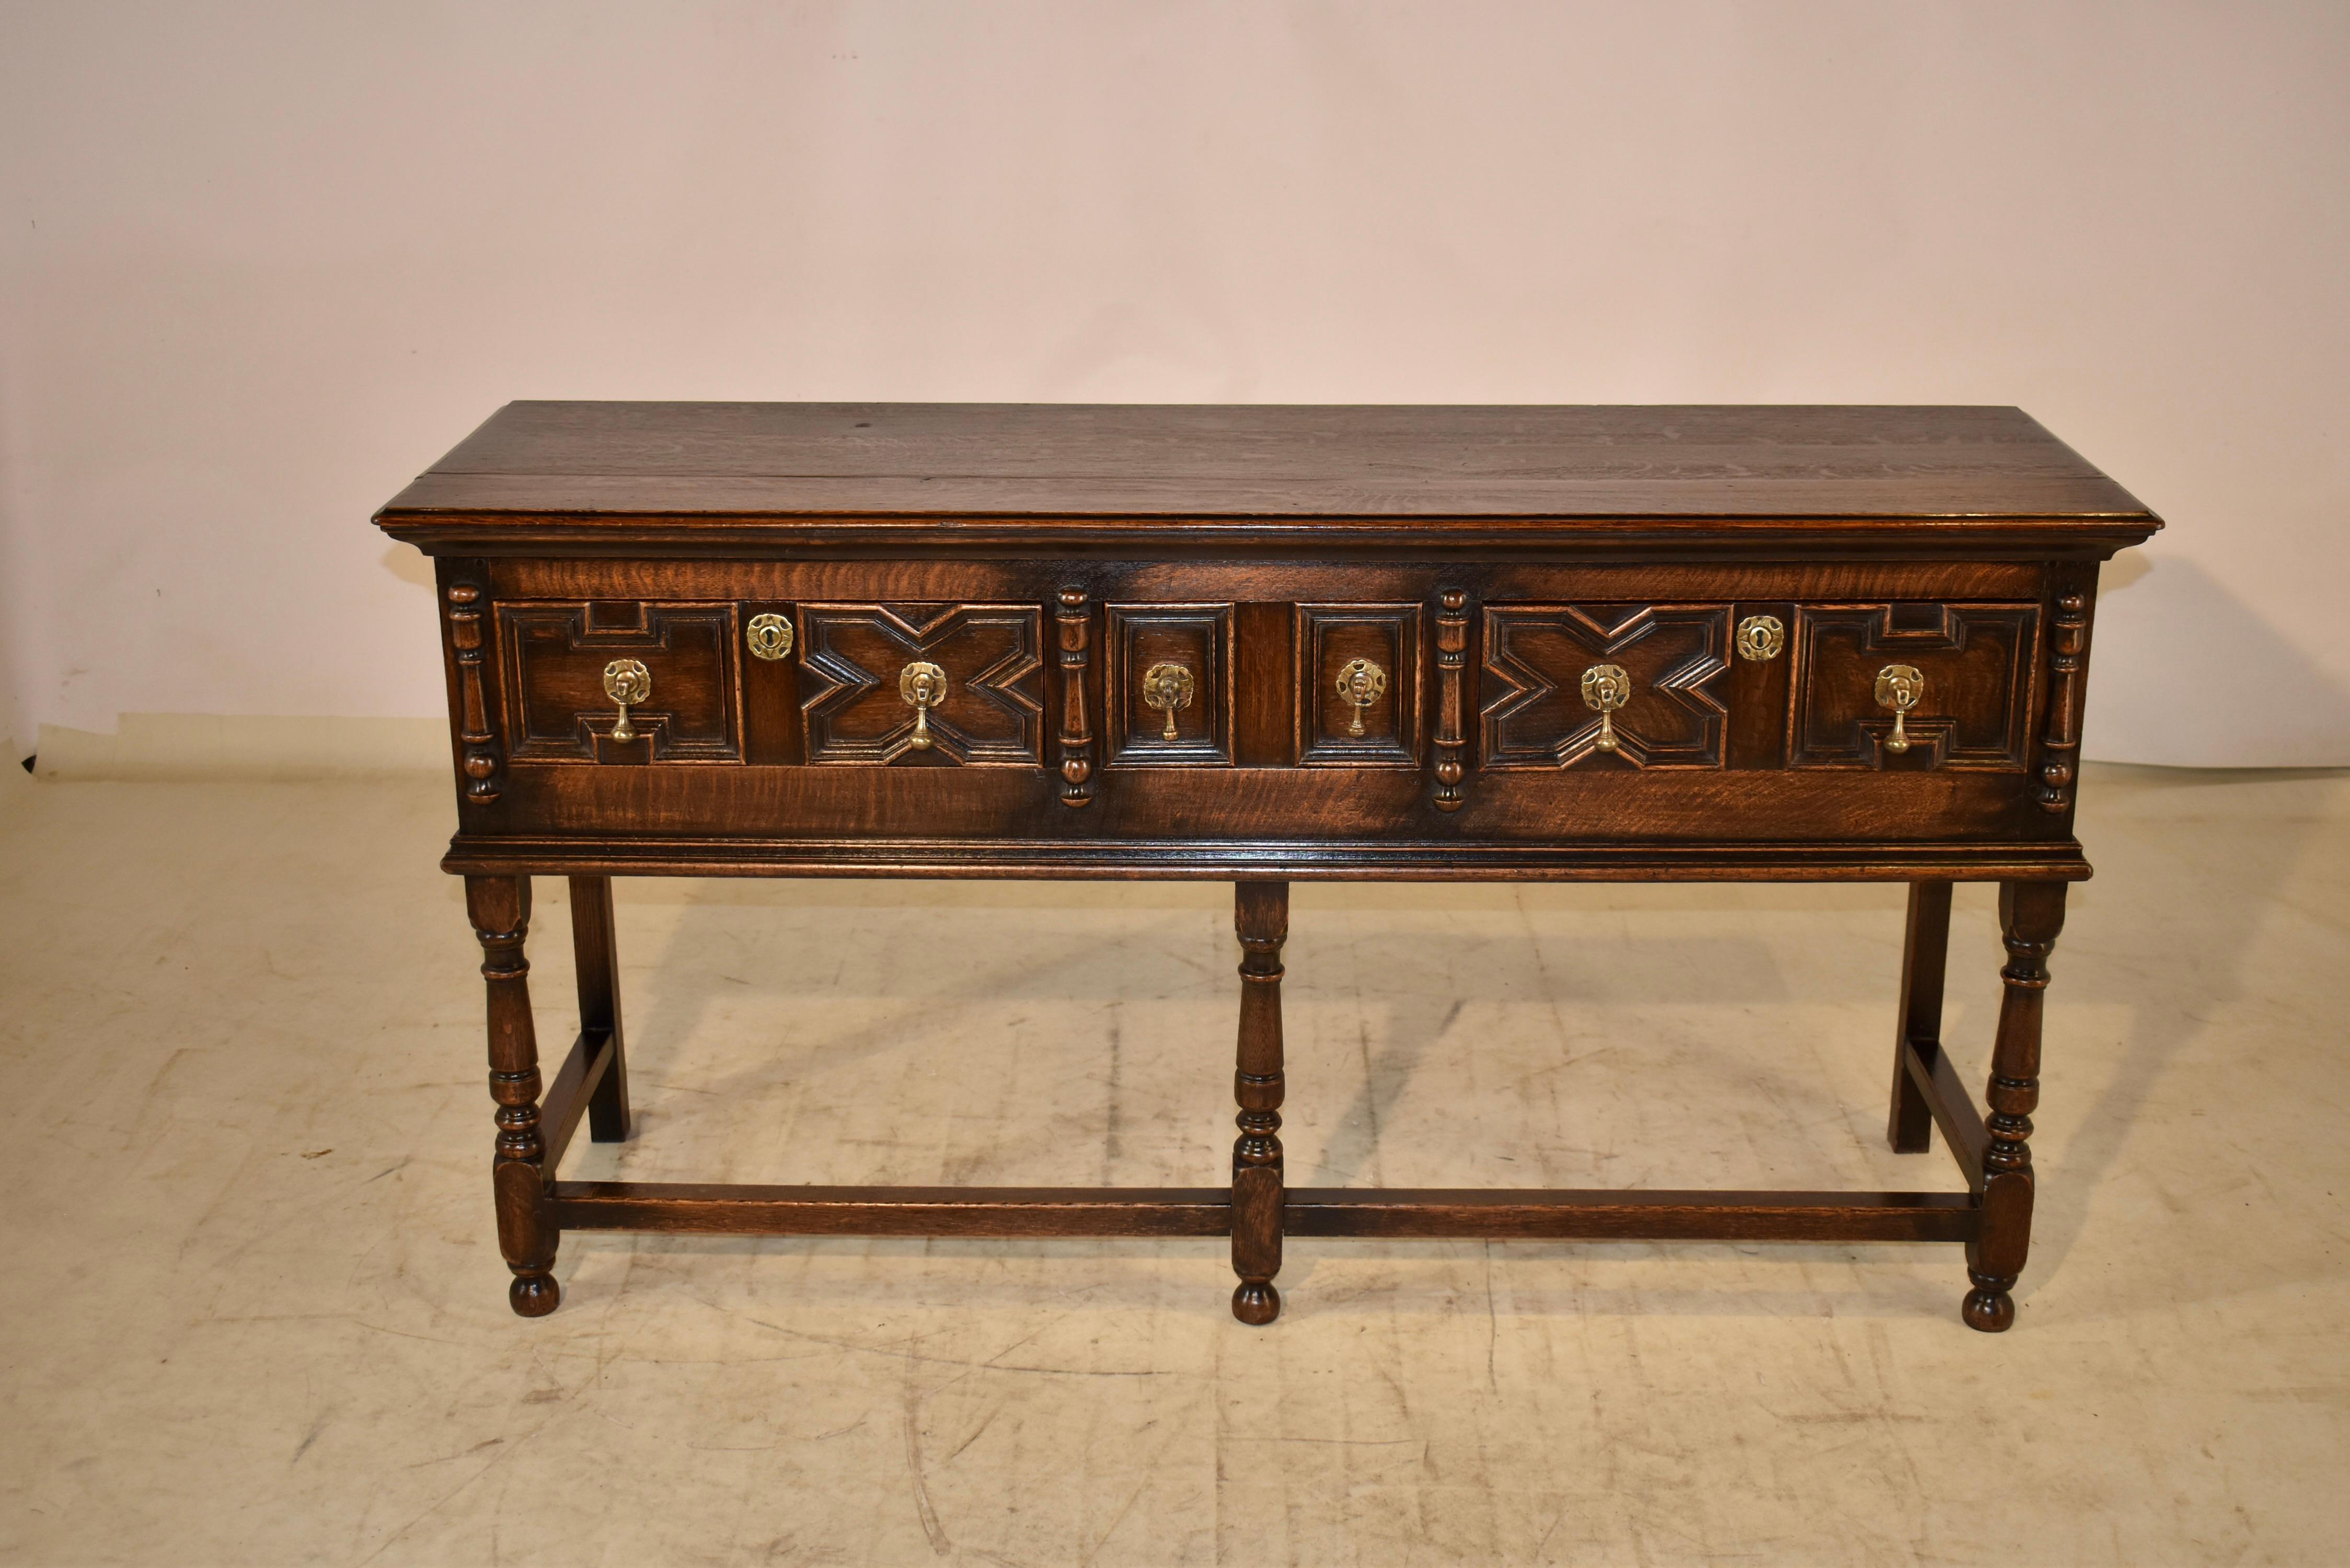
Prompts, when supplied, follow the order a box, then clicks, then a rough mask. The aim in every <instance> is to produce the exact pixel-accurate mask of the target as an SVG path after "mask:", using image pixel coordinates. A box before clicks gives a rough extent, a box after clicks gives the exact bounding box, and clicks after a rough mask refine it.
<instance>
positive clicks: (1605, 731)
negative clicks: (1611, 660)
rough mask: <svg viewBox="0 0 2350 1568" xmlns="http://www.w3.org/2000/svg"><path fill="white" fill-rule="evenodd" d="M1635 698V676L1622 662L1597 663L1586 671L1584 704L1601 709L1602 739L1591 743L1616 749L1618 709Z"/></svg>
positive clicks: (1607, 749)
mask: <svg viewBox="0 0 2350 1568" xmlns="http://www.w3.org/2000/svg"><path fill="white" fill-rule="evenodd" d="M1631 700H1632V678H1631V677H1630V676H1628V675H1627V674H1625V673H1624V667H1623V666H1622V665H1620V664H1595V665H1593V666H1592V667H1591V668H1590V669H1588V670H1585V671H1584V672H1583V705H1584V706H1585V707H1586V708H1596V709H1598V710H1599V738H1598V739H1597V740H1596V741H1594V742H1591V743H1592V745H1593V746H1594V747H1596V749H1598V750H1600V751H1603V752H1612V751H1614V750H1615V749H1616V718H1615V714H1616V710H1617V709H1618V708H1621V707H1622V706H1623V705H1624V704H1625V703H1627V702H1628V701H1631Z"/></svg>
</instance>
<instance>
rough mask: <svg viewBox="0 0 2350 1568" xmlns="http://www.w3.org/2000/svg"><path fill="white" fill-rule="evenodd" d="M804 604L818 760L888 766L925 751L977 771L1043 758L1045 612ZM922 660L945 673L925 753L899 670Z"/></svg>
mask: <svg viewBox="0 0 2350 1568" xmlns="http://www.w3.org/2000/svg"><path fill="white" fill-rule="evenodd" d="M925 608H927V607H924V606H911V605H878V604H866V605H840V604H812V605H806V606H803V607H802V609H801V623H802V628H803V636H802V643H801V648H802V651H801V656H800V679H801V693H800V711H801V713H802V715H803V719H804V722H806V726H807V758H808V761H809V762H811V763H864V764H867V765H868V766H870V765H880V764H886V763H891V762H894V761H896V760H897V759H898V758H899V757H901V756H903V755H905V754H906V753H909V752H911V751H916V750H918V749H920V750H924V751H925V753H926V754H927V755H930V756H935V757H938V758H940V759H941V760H943V761H946V762H949V763H959V764H964V765H977V766H987V765H994V766H1008V765H1028V766H1034V765H1037V764H1039V763H1042V761H1043V758H1044V750H1043V748H1044V732H1045V726H1044V702H1043V694H1042V691H1041V690H1040V687H1041V684H1042V680H1041V676H1040V674H1039V672H1040V671H1041V670H1043V668H1044V664H1043V660H1042V659H1041V658H1040V657H1039V651H1038V650H1039V648H1040V637H1041V631H1042V614H1043V612H1042V611H1041V610H1039V609H1038V608H1037V607H1035V606H1032V605H985V604H965V605H946V606H942V607H938V608H937V609H936V611H935V613H932V614H931V615H929V616H927V617H925V616H923V615H922V614H921V611H922V610H923V609H925ZM917 660H920V661H922V662H926V663H930V664H935V665H937V666H938V667H939V668H940V669H941V670H944V671H945V672H946V677H947V691H946V695H945V696H944V697H943V698H942V699H941V701H939V702H937V703H936V704H934V705H933V706H932V707H931V710H930V718H929V723H928V725H927V728H928V730H929V732H930V736H931V745H930V747H928V748H926V749H925V748H917V747H916V746H915V745H914V727H915V726H914V718H915V714H914V710H913V708H912V707H911V706H910V705H908V704H907V703H906V701H904V699H903V698H902V697H901V696H900V695H899V689H898V677H899V671H900V670H903V669H904V668H905V667H906V666H907V665H909V664H911V663H914V662H916V661H917Z"/></svg>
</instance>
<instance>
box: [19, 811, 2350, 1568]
mask: <svg viewBox="0 0 2350 1568" xmlns="http://www.w3.org/2000/svg"><path fill="white" fill-rule="evenodd" d="M450 815H451V814H450V807H449V805H448V804H447V800H446V787H445V784H443V783H442V781H441V780H439V779H407V780H392V781H389V782H379V783H372V784H339V785H295V784H273V785H260V784H246V785H232V784H48V783H44V784H34V783H31V782H30V781H22V782H19V781H18V780H16V779H14V778H12V779H10V780H9V781H8V784H7V785H6V787H5V794H4V795H0V987H5V1003H6V1005H5V1016H0V1043H5V1052H0V1075H5V1076H0V1098H5V1104H6V1105H7V1106H9V1108H10V1111H11V1113H12V1114H11V1117H10V1131H11V1135H12V1136H11V1137H9V1138H8V1139H7V1141H6V1144H5V1148H0V1191H5V1193H6V1195H7V1203H6V1210H5V1212H6V1225H7V1231H8V1246H7V1252H6V1256H7V1259H8V1267H7V1269H6V1270H5V1273H0V1343H5V1353H6V1354H5V1367H6V1374H5V1386H0V1560H5V1562H8V1563H174V1564H202V1563H354V1564H356V1563H505V1562H517V1563H519V1562H546V1563H565V1564H577V1563H615V1564H631V1565H634V1564H643V1563H931V1562H946V1563H1209V1562H1220V1563H1449V1562H1509V1563H1535V1562H1540V1563H1695V1562H1707V1561H1714V1560H1720V1559H1734V1560H1736V1561H1739V1562H1741V1563H1803V1564H1822V1563H1910V1562H1931V1563H2006V1564H2019V1563H2242V1562H2262V1563H2341V1562H2344V1561H2350V1498H2345V1487H2344V1485H2343V1482H2342V1477H2343V1475H2344V1473H2345V1469H2350V1338H2345V1328H2350V1248H2345V1226H2344V1223H2343V1208H2342V1201H2341V1199H2342V1197H2343V1196H2344V1195H2345V1194H2350V1186H2345V1183H2350V1145H2345V1138H2344V1137H2343V1136H2342V1125H2343V1120H2344V1116H2345V1111H2350V1052H2345V1050H2344V1044H2345V1040H2344V1025H2343V1022H2342V1021H2343V1019H2344V1018H2345V1015H2350V945H2346V944H2345V930H2350V779H2345V778H2342V777H2339V776H2335V777H2316V776H2303V777H2275V776H2268V777H2261V776H2220V775H2195V774H2157V773H2152V772H2135V771H2126V770H2118V769H2110V768H2108V769H2096V770H2092V772H2091V774H2090V776H2089V778H2088V779H2087V781H2086V784H2085V811H2084V814H2083V825H2082V836H2083V837H2084V839H2085V841H2086V842H2087V843H2088V845H2089V847H2090V851H2091V855H2092V857H2093V858H2094V859H2095V861H2096V862H2097V864H2098V866H2099V867H2100V871H2101V875H2100V877H2099V878H2098V879H2097V880H2096V881H2095V882H2093V883H2091V884H2089V885H2088V886H2087V887H2086V888H2084V889H2081V890H2079V891H2077V892H2076V894H2075V896H2074V903H2073V908H2072V915H2071V920H2070V924H2069V928H2068V929H2067V931H2066V933H2065V937H2064V940H2063V942H2062V943H2060V944H2059V946H2058V949H2057V951H2056V957H2055V961H2054V970H2055V977H2056V979H2055V985H2054V990H2053V991H2052V992H2051V993H2050V1005H2049V1014H2048V1050H2047V1064H2046V1069H2045V1072H2046V1078H2045V1095H2044V1102H2043V1116H2041V1117H2040V1132H2039V1135H2038V1137H2036V1139H2035V1140H2034V1146H2033V1147H2034V1148H2035V1150H2036V1153H2037V1158H2038V1163H2039V1169H2040V1172H2041V1183H2042V1185H2041V1218H2040V1225H2039V1232H2038V1235H2037V1237H2036V1238H2035V1242H2034V1246H2033V1259H2032V1264H2031V1267H2030V1269H2029V1271H2028V1272H2027V1273H2026V1275H2025V1277H2024V1282H2023V1285H2022V1289H2021V1290H2020V1291H2019V1293H2018V1301H2019V1303H2020V1308H2021V1310H2020V1313H2019V1316H2018V1321H2017V1324H2016V1327H2015V1329H2014V1331H2013V1332H2012V1333H2010V1334H2006V1335H2004V1336H2001V1337H1988V1336H1985V1335H1981V1334H1974V1333H1971V1332H1970V1331H1968V1330H1967V1329H1965V1328H1963V1327H1962V1326H1961V1325H1960V1323H1959V1320H1958V1305H1959V1299H1960V1294H1961V1293H1962V1292H1963V1290H1964V1288H1965V1277H1964V1272H1963V1269H1962V1266H1961V1263H1960V1257H1959V1254H1958V1252H1957V1251H1956V1250H1955V1249H1950V1248H1939V1247H1937V1248H1916V1249H1905V1248H1900V1247H1893V1246H1883V1247H1782V1248H1762V1247H1756V1248H1743V1247H1722V1246H1676V1247H1650V1246H1583V1245H1564V1244H1536V1243H1515V1244H1502V1245H1480V1244H1474V1243H1394V1244H1368V1243H1340V1242H1314V1241H1304V1242H1292V1243H1291V1246H1290V1262H1289V1266H1288V1268H1287V1270H1286V1272H1284V1275H1283V1276H1282V1280H1281V1284H1282V1287H1283V1290H1284V1293H1285V1295H1286V1298H1287V1310H1286V1312H1285V1314H1284V1317H1283V1318H1282V1320H1281V1322H1280V1323H1279V1324H1276V1325H1275V1326H1274V1327H1273V1328H1271V1329H1266V1330H1254V1329H1248V1328H1243V1327H1242V1326H1241V1325H1239V1324H1235V1323H1234V1322H1232V1319H1231V1317H1230V1316H1229V1314H1228V1312H1227V1309H1226V1304H1225V1303H1226V1296H1227V1294H1228V1293H1229V1291H1230V1288H1231V1283H1232V1281H1231V1276H1230V1274H1229V1272H1228V1271H1227V1269H1226V1266H1225V1263H1224V1261H1223V1257H1222V1245H1221V1244H1220V1243H1217V1242H1211V1241H1169V1242H1156V1243H1154V1242H1141V1241H1131V1242H1046V1243H1039V1242H956V1243H925V1242H920V1241H848V1240H825V1241H756V1242H728V1241H710V1240H700V1239H675V1240H661V1239H632V1238H629V1237H627V1236H619V1235H603V1236H578V1237H574V1238H570V1239H567V1241H565V1243H564V1246H563V1251H562V1259H561V1262H560V1265H559V1269H558V1273H559V1276H560V1278H561V1279H562V1282H563V1285H564V1290H565V1293H566V1299H565V1302H564V1305H563V1308H562V1310H561V1311H560V1312H559V1313H558V1314H556V1315H555V1316H554V1317H551V1318H548V1319H546V1320H543V1321H538V1322H525V1321H522V1320H520V1319H517V1318H515V1317H514V1316H512V1315H511V1314H509V1313H508V1312H507V1310H506V1305H505V1281H506V1272H505V1270H504V1267H503V1266H502V1264H501V1263H500V1262H499V1259H498V1255H497V1249H496V1246H495V1242H494V1236H493V1231H492V1223H491V1215H490V1202H489V1183H488V1180H487V1171H488V1158H489V1150H490V1143H491V1137H492V1127H491V1119H490V1112H491V1106H490V1102H489V1099H488V1096H487V1094H486V1092H485V1090H484V1084H483V1072H484V1064H483V1048H482V1043H481V1023H480V1018H481V1006H482V1002H481V991H480V984H479V981H478V979H477V977H476V975H475V973H474V967H473V966H474V965H475V963H476V962H477V961H478V958H477V954H476V951H475V950H474V948H473V942H472V938H471V936H470V933H469V932H468V930H467V928H466V925H465V920H464V918H463V909H462V905H461V901H460V898H459V896H458V888H457V886H456V884H455V883H454V882H453V881H452V880H451V879H450V878H447V877H442V876H441V875H440V874H439V873H438V872H437V871H436V870H435V869H434V860H435V857H436V856H437V854H438V852H439V848H440V844H441V841H442V837H443V836H444V835H445V834H446V832H447V830H448V827H449V824H450ZM541 891H542V902H541V905H540V909H539V917H538V940H536V943H535V945H534V955H533V956H534V959H535V961H536V973H535V975H534V979H535V980H536V982H537V1001H538V1004H539V1009H540V1013H541V1018H542V1030H543V1032H544V1033H545V1034H546V1036H547V1037H549V1038H551V1039H560V1040H566V1041H567V1039H568V1038H569V1034H570V1032H571V1029H572V1027H573V1023H572V1021H571V1020H570V1018H569V1016H568V993H569V987H570V973H569V960H568V957H567V929H566V923H565V910H564V909H563V906H562V902H561V885H560V884H559V883H547V884H542V885H541ZM1990 910H1991V898H1990V896H1989V893H1988V891H1987V890H1985V889H1978V888H1966V889H1961V891H1960V920H1959V929H1958V931H1957V932H1956V934H1955V939H1954V951H1953V955H1952V961H1953V968H1954V979H1953V984H1952V1002H1951V1007H1950V1022H1949V1027H1948V1033H1949V1037H1950V1040H1951V1041H1952V1042H1953V1048H1954V1052H1955V1054H1956V1055H1957V1056H1958V1058H1959V1060H1960V1063H1961V1064H1963V1065H1964V1068H1965V1071H1966V1075H1967V1077H1968V1078H1969V1079H1970V1081H1974V1082H1980V1080H1981V1072H1982V1067H1983V1063H1984V1057H1985V1046H1986V1044H1987V1041H1988V1025H1989V1019H1990V1015H1991V1010H1992V1009H1993V1007H1994V1006H1995V1002H1996V993H1997V981H1996V978H1995V971H1996V969H1997V966H1998V962H1999V957H1998V952H1997V949H1996V944H1995V941H1994V936H1993V931H1992V927H1991V913H1990ZM619 919H620V927H621V935H622V940H623V943H624V954H625V958H626V960H627V967H626V974H625V978H626V981H627V983H628V988H629V989H628V994H627V1002H626V1005H627V1013H628V1021H629V1041H630V1048H631V1067H632V1081H633V1085H634V1089H635V1094H636V1098H637V1105H638V1109H639V1132H638V1136H637V1137H636V1139H635V1140H634V1141H633V1142H631V1143H630V1144H629V1145H626V1146H622V1147H607V1146H591V1145H588V1144H587V1142H586V1141H585V1138H584V1135H583V1137H582V1141H581V1143H580V1145H579V1147H578V1148H577V1150H576V1151H575V1152H574V1153H573V1155H572V1156H571V1158H570V1162H569V1164H568V1166H567V1168H568V1169H571V1170H574V1171H577V1172H584V1173H597V1172H604V1173H609V1172H620V1173H625V1174H628V1175H630V1176H635V1177H640V1178H648V1179H660V1178H667V1179H687V1178H691V1177H697V1176H699V1177H704V1178H710V1179H764V1180H769V1181H804V1180H819V1181H905V1182H972V1183H1037V1184H1055V1183H1071V1184H1074V1183H1087V1182H1094V1181H1106V1182H1120V1183H1165V1184H1184V1185H1189V1184H1206V1183H1211V1182H1213V1181H1215V1180H1216V1179H1218V1176H1219V1173H1220V1171H1221V1170H1222V1168H1223V1165H1224V1161H1225V1158H1226V1152H1225V1151H1226V1150H1227V1148H1228V1147H1229V1144H1230V1139H1231V1137H1232V1128H1231V1113H1230V1107H1229V1105H1228V1103H1227V1094H1228V1085H1229V1082H1230V1073H1231V1058H1230V1042H1231V1037H1232V1014H1233V1007H1234V1001H1233V996H1234V991H1235V988H1236V982H1235V981H1233V979H1232V966H1233V963H1234V961H1236V959H1237V957H1238V952H1237V950H1236V948H1235V946H1234V944H1233V943H1232V939H1231V934H1230V906H1229V892H1228V890H1227V889H1226V888H1221V887H1186V886H1132V887H1118V886H1035V885H1014V884H977V885H967V886H954V885H941V884H930V885H923V884H904V885H888V884H798V885H794V884H785V883H765V884H754V883H698V884H689V883H681V882H642V883H629V884H624V885H623V887H622V889H621V903H620V909H619ZM1900 924H1901V917H1900V894H1899V892H1898V889H1893V888H1727V889H1721V888H1711V889H1709V888H1666V887H1649V888H1528V889H1523V890H1513V889H1509V888H1315V887H1301V888H1299V889H1298V890H1297V892H1296V896H1295V910H1294V918H1293V936H1292V940H1291V943H1290V947H1289V950H1288V955H1287V956H1288V963H1289V973H1290V982H1289V985H1288V1006H1289V1014H1288V1016H1289V1036H1290V1043H1291V1055H1290V1076H1289V1083H1290V1091H1289V1093H1290V1099H1289V1106H1288V1127H1287V1129H1286V1132H1287V1143H1288V1150H1289V1168H1290V1170H1291V1172H1292V1178H1291V1179H1292V1180H1293V1181H1295V1182H1297V1183H1299V1184H1301V1185H1305V1184H1337V1183H1358V1184H1364V1185H1370V1184H1387V1185H1473V1184H1479V1183H1493V1184H1501V1185H1514V1186H1533V1185H1579V1186H1594V1185H1624V1186H1633V1185H1669V1186H1711V1185H1721V1186H1733V1185H1756V1186H1763V1185H1783V1186H1826V1185H1832V1184H1834V1185H1855V1186H1864V1185H1878V1184H1890V1185H1897V1186H1934V1187H1949V1186H1955V1185H1956V1179H1955V1175H1954V1173H1953V1171H1952V1168H1951V1167H1950V1163H1949V1161H1948V1159H1947V1158H1946V1157H1945V1155H1944V1154H1943V1153H1942V1152H1941V1150H1940V1148H1939V1143H1938V1145H1937V1147H1936V1150H1935V1152H1934V1153H1933V1154H1931V1155H1930V1156H1925V1157H1909V1158H1903V1157H1897V1156H1894V1155H1892V1154H1890V1153H1888V1152H1887V1150H1886V1148H1885V1145H1884V1139H1883V1126H1884V1117H1885V1092H1886V1084H1887V1075H1888V1072H1889V1066H1888V1061H1889V1046H1888V1040H1889V1037H1890V1033H1891V1027H1892V1023H1891V1018H1892V1003H1893V991H1894V983H1895V980H1896V970H1897V967H1898V940H1899V937H1900Z"/></svg>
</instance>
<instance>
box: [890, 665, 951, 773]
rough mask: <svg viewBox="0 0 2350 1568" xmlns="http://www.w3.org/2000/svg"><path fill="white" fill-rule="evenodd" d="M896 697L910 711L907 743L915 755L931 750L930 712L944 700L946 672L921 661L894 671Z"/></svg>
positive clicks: (945, 694)
mask: <svg viewBox="0 0 2350 1568" xmlns="http://www.w3.org/2000/svg"><path fill="white" fill-rule="evenodd" d="M898 695H899V696H900V697H902V698H904V699H905V700H906V705H907V706H908V707H910V708H911V709H912V710H913V711H914V734H913V738H912V739H911V740H910V742H907V743H908V744H910V745H911V746H912V747H913V748H914V750H916V751H918V752H926V751H928V750H930V749H931V741H932V739H933V737H932V736H931V709H932V708H935V707H937V706H938V705H939V704H940V703H941V702H943V701H946V697H947V672H946V671H945V670H941V669H940V668H939V667H938V666H937V665H935V664H931V663H930V662H928V661H927V660H924V659H916V660H914V662H913V663H911V664H909V665H908V666H906V668H905V669H903V670H899V671H898Z"/></svg>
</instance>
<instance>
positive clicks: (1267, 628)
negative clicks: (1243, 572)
mask: <svg viewBox="0 0 2350 1568" xmlns="http://www.w3.org/2000/svg"><path fill="white" fill-rule="evenodd" d="M1294 620H1295V613H1294V612H1293V611H1292V609H1291V608H1290V607H1289V606H1287V605H1284V604H1240V605H1235V606H1234V607H1233V608H1232V631H1233V636H1232V645H1233V646H1232V708H1233V712H1232V753H1233V756H1234V758H1235V760H1236V761H1238V762H1239V763H1240V765H1241V766H1243V767H1244V768H1285V767H1289V766H1292V765H1294V764H1295V763H1296V761H1297V734H1296V713H1297V701H1296V697H1297V694H1296V692H1295V691H1293V690H1292V689H1291V687H1292V680H1293V677H1292V669H1293V666H1294V663H1295V656H1294V653H1293V650H1292V649H1291V647H1290V642H1291V639H1292V635H1293V634H1294V632H1295V629H1296V628H1295V626H1294V625H1293V622H1294Z"/></svg>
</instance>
